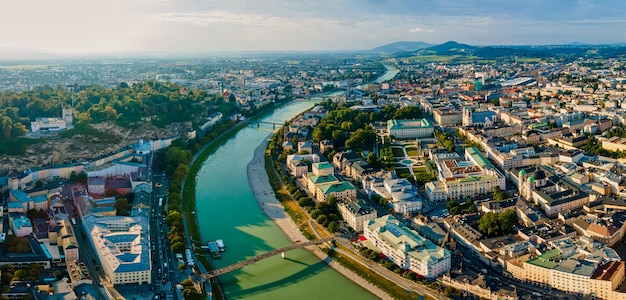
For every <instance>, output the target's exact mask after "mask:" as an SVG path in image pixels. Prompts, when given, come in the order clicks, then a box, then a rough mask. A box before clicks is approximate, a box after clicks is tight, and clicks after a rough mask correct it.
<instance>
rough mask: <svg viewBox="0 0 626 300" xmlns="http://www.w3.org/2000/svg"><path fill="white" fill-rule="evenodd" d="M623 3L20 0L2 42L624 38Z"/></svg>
mask: <svg viewBox="0 0 626 300" xmlns="http://www.w3.org/2000/svg"><path fill="white" fill-rule="evenodd" d="M625 12H626V1H622V0H619V1H618V0H614V1H601V0H590V1H583V0H580V1H578V0H517V1H510V0H464V1H451V0H429V1H425V0H306V1H304V0H217V1H215V0H54V1H49V0H37V1H35V0H19V1H3V3H2V4H0V49H5V50H6V49H13V50H24V51H33V52H41V53H59V54H100V53H124V52H143V51H152V52H172V53H175V52H187V53H195V52H206V51H231V50H232V51H241V50H244V51H247V50H251V51H254V50H350V49H370V48H373V47H376V46H379V45H383V44H386V43H390V42H394V41H401V40H404V41H425V42H429V43H442V42H445V41H448V40H454V41H458V42H463V43H468V44H473V45H487V44H489V45H494V44H498V45H502V44H509V45H511V44H563V43H569V42H572V41H578V42H584V43H618V42H624V41H626V13H625Z"/></svg>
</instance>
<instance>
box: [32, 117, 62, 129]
mask: <svg viewBox="0 0 626 300" xmlns="http://www.w3.org/2000/svg"><path fill="white" fill-rule="evenodd" d="M64 129H67V123H66V122H65V120H63V119H61V118H36V119H35V122H30V131H31V132H40V131H59V130H64Z"/></svg>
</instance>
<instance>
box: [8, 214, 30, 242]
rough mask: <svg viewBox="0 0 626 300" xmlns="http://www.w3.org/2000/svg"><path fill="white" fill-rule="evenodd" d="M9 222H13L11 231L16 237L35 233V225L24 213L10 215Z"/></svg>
mask: <svg viewBox="0 0 626 300" xmlns="http://www.w3.org/2000/svg"><path fill="white" fill-rule="evenodd" d="M9 221H10V222H11V230H13V234H15V235H16V236H29V235H30V234H31V233H33V224H32V223H31V222H30V219H29V218H27V217H26V215H24V214H22V213H9Z"/></svg>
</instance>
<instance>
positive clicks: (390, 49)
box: [371, 41, 434, 54]
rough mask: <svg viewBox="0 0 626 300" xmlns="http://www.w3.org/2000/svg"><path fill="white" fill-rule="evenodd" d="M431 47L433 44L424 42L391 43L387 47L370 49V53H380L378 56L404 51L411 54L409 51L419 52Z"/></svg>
mask: <svg viewBox="0 0 626 300" xmlns="http://www.w3.org/2000/svg"><path fill="white" fill-rule="evenodd" d="M431 46H434V44H429V43H426V42H405V41H401V42H395V43H391V44H387V45H382V46H379V47H376V48H374V49H372V50H371V51H372V52H375V53H380V54H393V53H397V52H404V51H409V52H411V51H415V50H419V49H423V48H428V47H431Z"/></svg>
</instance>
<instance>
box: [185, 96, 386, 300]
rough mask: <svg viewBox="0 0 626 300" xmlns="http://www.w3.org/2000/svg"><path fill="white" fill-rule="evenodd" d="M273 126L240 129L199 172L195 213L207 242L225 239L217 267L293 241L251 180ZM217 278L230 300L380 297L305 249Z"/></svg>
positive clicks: (289, 111)
mask: <svg viewBox="0 0 626 300" xmlns="http://www.w3.org/2000/svg"><path fill="white" fill-rule="evenodd" d="M317 101H319V100H317ZM314 103H315V101H311V100H306V101H305V100H296V101H292V102H291V103H289V104H286V105H284V106H282V107H280V108H278V109H275V110H274V111H273V112H272V113H268V114H267V115H266V116H265V117H263V118H262V119H261V121H269V122H276V123H284V122H285V120H289V119H291V118H292V117H293V116H295V115H296V114H298V113H300V112H302V111H304V110H306V109H308V108H310V107H312V106H313V105H314ZM271 131H272V126H271V125H267V124H261V125H260V127H258V128H257V127H256V126H254V127H247V128H244V129H242V130H241V131H239V132H238V133H237V134H236V136H234V137H233V138H231V139H230V140H228V141H227V142H226V143H224V145H222V146H221V147H220V148H219V149H217V151H215V153H213V154H211V155H210V156H209V158H208V159H207V160H206V161H205V162H204V164H203V165H202V168H201V170H200V172H199V173H198V178H197V181H196V184H197V186H196V203H197V217H198V222H199V224H200V231H201V233H202V238H203V242H206V241H207V240H215V239H222V240H224V243H225V244H226V252H224V253H223V255H222V259H219V260H215V261H213V264H214V266H215V267H217V268H220V267H224V266H227V265H230V264H233V263H236V262H239V261H242V260H245V259H248V258H251V257H253V256H255V255H259V254H261V253H264V252H267V251H270V250H273V249H276V248H280V247H284V246H288V245H291V244H292V242H291V241H290V240H289V239H288V238H287V236H285V234H284V233H283V232H282V231H281V230H280V228H278V226H276V225H275V224H274V222H273V221H272V220H271V219H270V218H268V217H267V216H266V215H265V214H264V213H263V211H262V210H261V208H260V207H259V204H258V202H257V201H256V199H255V198H254V195H253V194H252V191H251V190H250V186H249V185H248V179H247V165H248V163H249V162H250V161H251V160H252V157H253V154H254V149H255V148H256V147H257V146H258V145H260V144H261V142H262V141H263V140H264V139H266V138H267V137H268V135H269V134H270V132H271ZM219 279H220V282H221V283H222V286H223V288H224V291H225V293H226V297H227V298H228V299H376V297H375V296H374V295H372V294H370V293H369V292H368V291H366V290H365V289H363V288H361V287H360V286H358V285H356V284H355V283H353V282H352V281H350V280H348V279H347V278H345V277H343V276H342V275H341V274H339V273H338V272H336V271H335V270H333V269H331V268H330V267H329V266H328V265H326V264H325V263H324V262H322V261H320V260H319V259H318V258H317V257H316V256H314V255H313V254H311V253H309V252H308V251H306V250H302V249H299V250H293V251H290V252H287V253H286V258H285V259H282V258H281V257H280V255H277V256H274V257H271V258H268V259H266V260H263V261H259V262H256V263H254V264H252V265H249V266H246V267H244V268H242V269H240V270H237V271H234V272H231V273H228V274H225V275H222V276H220V277H219Z"/></svg>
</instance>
